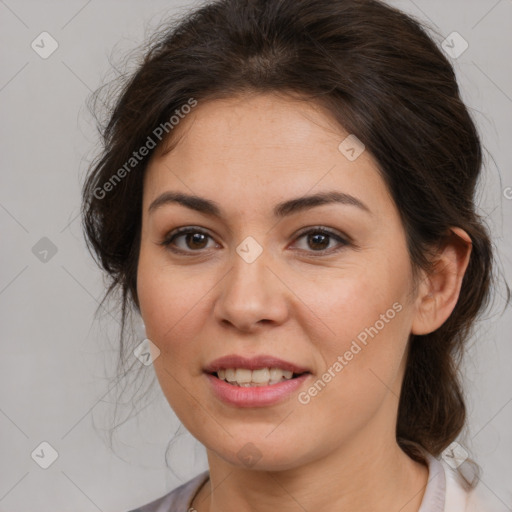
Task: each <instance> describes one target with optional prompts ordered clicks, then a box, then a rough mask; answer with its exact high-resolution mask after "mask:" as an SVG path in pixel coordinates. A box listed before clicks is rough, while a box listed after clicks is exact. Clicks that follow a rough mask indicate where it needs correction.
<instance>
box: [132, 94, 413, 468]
mask: <svg viewBox="0 0 512 512" xmlns="http://www.w3.org/2000/svg"><path fill="white" fill-rule="evenodd" d="M174 131H175V132H179V135H182V138H181V139H180V141H179V142H178V144H177V146H176V147H175V149H173V150H172V151H171V152H168V153H166V154H163V153H162V152H159V153H156V154H155V155H154V156H153V158H152V160H151V162H150V164H149V167H148V169H147V173H146V176H145V181H144V192H143V223H142V239H141V247H140V258H139V266H138V276H137V283H138V286H137V291H138V297H139V301H140V308H141V313H142V317H143V319H144V322H145V325H146V332H147V337H148V338H149V339H150V340H151V341H152V342H153V343H154V344H155V345H156V346H157V347H158V348H159V349H160V355H159V356H158V357H157V358H156V359H155V360H154V367H155V371H156V373H157V376H158V379H159V382H160V385H161V387H162V390H163V392H164V394H165V396H166V397H167V400H168V401H169V403H170V405H171V406H172V408H173V409H174V411H175V412H176V414H177V416H178V417H179V419H180V420H181V421H182V422H183V424H184V425H185V427H186V428H187V429H188V430H189V431H190V432H191V433H192V434H193V435H194V436H195V437H196V438H197V439H199V441H201V442H202V443H203V444H204V445H205V446H206V447H207V448H208V449H209V450H210V451H211V453H212V454H214V456H216V457H220V458H221V459H223V460H224V461H227V462H229V463H231V464H234V465H238V466H244V465H245V466H251V467H252V465H253V464H254V467H255V468H260V469H286V468H292V467H296V466H299V465H302V464H305V463H309V462H313V461H315V460H318V459H320V458H322V457H326V456H328V455H331V454H333V453H335V452H336V451H338V450H356V449H357V450H359V451H360V450H361V447H362V446H364V450H367V451H368V453H371V451H372V446H377V445H382V443H390V442H394V440H395V423H396V414H397V408H398V395H399V392H400V385H401V380H402V376H403V370H404V363H405V356H406V348H407V341H408V337H409V334H410V332H411V329H412V326H413V322H414V319H415V316H416V315H417V306H416V301H415V298H414V297H413V295H412V289H413V286H412V284H413V282H412V269H411V263H410V259H409V255H408V252H407V247H406V241H405V233H404V229H403V226H402V224H401V221H400V218H399V214H398V211H397V210H396V207H395V204H394V202H393V200H392V198H391V197H390V195H389V193H388V191H387V189H386V186H385V184H384V181H383V179H382V178H381V176H380V175H379V172H378V170H377V165H376V163H375V161H374V160H373V159H372V157H371V156H370V154H369V153H368V152H367V151H363V152H362V153H361V154H360V155H359V156H358V153H360V152H361V150H362V149H363V148H362V147H361V146H360V145H358V144H357V141H355V142H354V141H351V139H349V140H348V141H345V142H344V143H343V144H342V145H341V146H340V143H342V141H344V139H345V138H346V137H347V136H348V135H349V134H348V133H343V131H342V130H341V129H339V127H337V125H335V123H334V122H333V121H332V120H330V118H329V116H328V115H327V114H326V113H325V112H323V111H322V110H320V109H319V108H318V107H315V106H314V105H313V104H311V103H306V102H300V101H295V100H293V99H283V98H282V97H278V96H276V95H252V96H245V97H239V98H231V99H228V100H214V101H211V102H205V103H201V102H199V103H198V105H197V107H196V108H195V109H193V110H192V112H191V113H190V114H188V116H186V117H185V118H184V119H182V120H181V121H180V124H179V125H178V126H177V127H175V128H174ZM351 148H352V149H353V150H354V151H351ZM356 157H357V158H356ZM165 194H167V196H166V195H165ZM170 194H182V195H183V196H182V197H186V196H192V195H193V196H197V197H200V198H201V201H199V200H192V199H190V200H188V206H185V205H184V204H182V202H179V201H176V200H173V199H172V197H171V195H170ZM320 194H322V195H323V197H324V200H318V199H309V200H308V199H307V198H308V197H311V196H316V195H320ZM328 194H331V196H330V197H331V199H332V198H334V197H335V196H334V194H337V196H336V197H337V199H338V200H337V201H327V200H325V198H326V197H327V198H329V196H328ZM155 201H156V202H155ZM206 201H208V203H207V204H208V205H211V204H214V206H215V208H212V207H211V206H209V207H208V209H207V208H206V207H205V203H204V202H206ZM283 204H284V206H283ZM199 210H201V211H199ZM214 210H216V211H214ZM186 227H189V228H190V232H189V233H188V234H187V233H185V234H183V233H181V234H178V235H176V230H177V229H178V228H180V229H182V228H186ZM320 228H322V230H323V231H319V229H320ZM166 244H167V245H166ZM225 356H239V357H240V358H246V359H253V358H257V357H259V356H267V357H268V358H277V359H279V360H281V361H272V360H271V359H266V360H265V359H263V360H260V361H258V360H253V361H252V363H254V364H252V367H253V369H254V368H258V369H260V370H261V371H259V372H251V371H250V369H251V368H250V367H251V361H234V360H232V361H225V362H221V363H220V364H219V365H218V366H217V368H218V367H220V368H221V374H222V369H226V370H227V371H226V372H225V375H224V377H225V378H226V377H227V378H228V379H230V380H239V381H240V382H244V381H247V380H248V379H251V380H254V381H261V382H262V383H263V384H264V385H263V386H247V387H246V386H239V385H238V384H236V383H233V384H229V383H227V382H225V381H221V380H220V379H219V378H218V377H217V376H215V375H211V374H209V373H208V371H213V369H215V368H213V367H212V366H211V365H212V363H213V362H214V361H215V360H217V359H219V358H222V357H225ZM288 365H292V366H294V367H295V370H296V371H295V373H302V372H303V371H304V370H306V371H307V373H305V374H304V375H302V376H301V377H300V378H292V379H291V380H286V381H284V380H283V379H287V378H288V377H289V376H290V375H289V373H286V372H284V373H283V372H281V371H276V370H272V371H270V372H267V371H266V370H265V369H264V368H265V367H270V368H280V367H287V366H288ZM292 366H289V367H290V368H292ZM237 368H238V369H240V371H233V370H236V369H237ZM282 369H283V368H282ZM284 369H286V368H284ZM269 378H271V379H273V380H272V381H271V383H268V379H269ZM277 380H279V381H281V380H283V382H285V383H283V384H280V383H274V382H275V381H277ZM248 443H252V444H248Z"/></svg>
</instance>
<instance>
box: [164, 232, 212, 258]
mask: <svg viewBox="0 0 512 512" xmlns="http://www.w3.org/2000/svg"><path fill="white" fill-rule="evenodd" d="M208 239H211V240H213V238H212V237H211V236H210V235H209V234H208V233H206V232H204V231H202V230H200V229H198V228H194V227H187V228H181V229H178V230H175V231H173V232H171V233H169V235H168V236H167V237H166V238H165V240H163V241H162V242H161V245H163V246H165V247H168V248H169V249H170V250H172V251H174V252H181V253H186V252H199V251H200V250H202V249H207V248H208V247H207V244H208ZM177 241H178V242H177Z"/></svg>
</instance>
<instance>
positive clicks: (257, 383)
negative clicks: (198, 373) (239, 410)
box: [206, 367, 310, 388]
mask: <svg viewBox="0 0 512 512" xmlns="http://www.w3.org/2000/svg"><path fill="white" fill-rule="evenodd" d="M206 373H208V374H209V375H212V376H214V377H217V379H219V380H222V381H224V382H227V383H228V384H231V385H232V386H239V387H246V388H248V387H262V386H274V385H276V384H280V383H281V382H285V381H288V380H292V379H297V378H298V377H301V376H302V375H306V374H309V373H310V372H308V371H304V372H298V373H294V372H292V371H291V370H284V369H282V368H275V367H273V368H272V367H265V368H259V369H256V370H250V369H249V368H222V369H219V370H218V371H216V372H206Z"/></svg>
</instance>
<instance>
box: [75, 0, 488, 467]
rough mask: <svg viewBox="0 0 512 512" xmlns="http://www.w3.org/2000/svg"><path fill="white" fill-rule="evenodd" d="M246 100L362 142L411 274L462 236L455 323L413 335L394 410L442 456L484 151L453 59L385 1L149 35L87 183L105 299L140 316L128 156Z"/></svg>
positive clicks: (479, 298) (478, 262)
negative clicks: (325, 124)
mask: <svg viewBox="0 0 512 512" xmlns="http://www.w3.org/2000/svg"><path fill="white" fill-rule="evenodd" d="M244 93H280V94H284V95H286V94H290V95H296V96H297V95H298V96H300V97H301V98H303V99H304V100H305V101H312V102H316V103H317V104H318V105H321V106H323V107H325V108H326V109H327V110H328V112H330V114H331V115H332V116H333V118H334V119H335V120H336V121H337V122H338V123H339V126H340V128H342V129H344V130H345V131H347V132H348V133H350V134H354V135H356V136H357V138H358V139H360V140H361V141H362V142H363V143H364V144H365V146H366V149H367V151H369V153H370V154H371V155H372V156H373V158H374V159H375V161H376V162H377V165H378V167H379V171H380V172H381V174H382V177H383V179H384V180H385V183H386V185H387V187H388V188H389V191H390V193H391V195H392V197H393V199H394V201H395V203H396V205H397V208H398V211H399V212H400V215H401V220H402V222H403V225H404V228H405V232H406V238H407V245H408V250H409V253H410V258H411V262H412V265H413V268H414V269H415V272H416V273H417V271H418V270H419V269H424V270H430V269H431V268H430V266H429V265H430V263H429V262H430V258H429V255H430V254H431V250H432V248H435V247H436V246H437V245H438V244H439V243H440V242H442V240H443V239H444V237H445V236H446V235H447V233H448V232H449V229H450V227H460V228H462V229H463V230H464V231H466V232H467V233H468V235H469V236H470V238H471V242H472V252H471V257H470V261H469V266H468V268H467V271H466V273H465V276H464V279H463V281H462V288H461V291H460V296H459V300H458V302H457V304H456V306H455V309H454V310H453V312H452V314H451V316H450V317H449V318H448V320H447V321H446V322H445V323H444V324H443V325H442V326H441V327H440V328H438V329H437V330H436V331H435V332H432V333H430V334H427V335H421V336H419V335H411V336H410V340H409V353H408V360H407V367H406V371H405V376H404V380H403V385H402V390H401V396H400V403H399V409H398V418H397V428H396V434H397V439H398V441H399V443H400V444H401V446H402V448H403V449H404V450H405V451H406V452H407V453H409V455H410V456H412V457H413V458H417V457H416V454H415V452H414V450H413V449H412V448H411V446H412V445H411V444H410V443H411V442H412V443H417V444H419V445H421V446H422V447H423V448H424V449H426V450H428V451H429V452H430V453H432V454H434V455H436V456H437V455H439V454H440V453H441V452H442V451H443V449H445V448H446V447H447V446H448V445H449V444H450V443H451V442H452V441H453V440H454V439H455V438H456V437H457V435H458V434H459V432H460V431H461V429H462V427H463V426H464V423H465V416H466V411H465V404H464V398H463V393H462V389H461V385H460V383H459V380H458V366H459V363H460V356H461V354H462V349H463V346H464V344H465V343H466V341H467V340H468V338H469V336H470V334H471V328H472V326H473V324H474V320H475V319H476V317H477V314H478V313H479V312H481V310H482V309H483V308H484V306H485V305H486V304H487V301H488V297H489V291H490V285H491V281H492V260H493V255H492V245H491V242H490V239H489V236H488V232H487V229H486V228H485V226H484V224H483V222H482V219H481V218H479V216H478V214H477V213H476V210H475V204H474V198H475V187H476V185H477V180H478V177H479V174H480V169H481V164H482V149H481V144H480V140H479V136H478V133H477V130H476V128H475V125H474V123H473V121H472V119H471V116H470V114H469V113H468V109H467V108H466V106H465V105H464V103H463V102H462V100H461V97H460V94H459V88H458V85H457V82H456V78H455V74H454V70H453V68H452V65H451V64H450V62H449V61H448V59H447V58H446V57H445V56H444V54H443V53H442V51H441V50H440V49H439V48H438V47H437V45H436V43H435V42H434V41H433V40H432V39H431V38H430V37H429V36H428V35H427V33H426V31H425V29H424V28H423V27H422V26H421V25H420V24H419V23H418V22H417V21H415V20H414V19H412V18H411V17H409V16H407V15H405V14H404V13H402V12H400V11H398V10H396V9H394V8H391V7H389V6H387V5H386V4H384V3H383V2H380V1H376V0H217V1H214V2H210V3H208V4H205V5H204V6H202V7H201V8H199V9H197V10H195V11H192V12H191V13H189V15H188V16H186V17H185V18H184V19H182V20H181V21H180V22H179V23H176V24H173V25H171V26H166V27H165V30H161V31H159V32H158V33H157V34H156V36H155V37H154V38H153V39H152V41H150V43H149V47H148V49H147V51H146V53H145V55H144V58H143V60H142V62H140V64H139V67H138V69H137V70H136V72H135V73H133V74H132V75H131V76H130V77H129V79H128V80H126V82H125V83H124V85H123V88H122V90H121V92H120V94H119V95H118V96H117V97H116V103H115V106H114V108H113V109H112V112H111V114H110V117H109V120H108V122H107V123H106V125H105V127H104V128H103V131H102V136H103V144H104V147H103V151H102V154H101V155H100V156H99V157H98V159H97V160H96V161H95V162H94V164H93V165H92V166H91V169H90V171H89V174H88V176H87V180H86V183H85V185H84V188H83V222H84V228H85V233H86V236H87V241H88V245H89V247H90V249H91V250H92V252H93V253H94V254H95V255H96V257H97V261H98V263H99V264H100V265H101V266H102V268H103V269H104V270H105V271H106V272H107V274H108V275H109V276H110V278H111V281H110V287H109V289H108V291H107V295H108V294H109V293H110V292H111V291H113V290H114V289H118V290H120V291H121V292H122V293H121V297H122V299H121V301H122V315H123V325H124V321H125V316H126V313H127V310H128V308H129V307H130V306H135V309H137V308H138V299H137V282H136V274H137V263H138V253H139V246H140V230H141V216H142V209H141V205H142V183H143V176H144V172H145V169H146V166H147V162H148V160H149V158H150V156H151V154H152V153H153V151H154V148H153V149H151V150H149V152H148V154H147V155H146V156H145V157H144V158H141V159H140V162H138V163H137V165H136V166H133V168H130V169H129V171H127V170H126V162H128V161H129V160H130V158H132V154H133V152H134V151H136V150H137V149H138V148H140V147H142V146H144V145H145V144H147V140H148V136H150V135H151V134H153V133H154V130H155V128H156V127H159V126H166V127H168V125H169V119H170V118H171V117H172V116H173V115H176V114H175V113H176V111H181V110H180V109H181V108H182V106H183V105H186V104H190V100H191V98H192V99H193V100H194V101H197V103H198V104H199V105H200V104H201V102H202V101H206V100H211V99H216V98H228V97H232V96H235V95H240V94H244ZM165 123H167V125H166V124H165ZM167 132H168V134H167ZM165 135H166V137H165V138H162V142H159V144H163V143H165V144H167V143H171V144H172V141H173V132H172V130H171V129H166V134H165ZM123 166H124V168H125V172H124V173H121V174H122V179H120V180H118V182H115V183H113V182H112V177H113V176H114V175H116V173H117V176H118V177H119V176H120V174H119V170H120V169H122V168H123ZM108 182H110V184H111V186H110V187H106V186H105V185H106V184H107V183H108ZM121 344H122V339H121Z"/></svg>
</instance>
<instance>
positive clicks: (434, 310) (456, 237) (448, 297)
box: [411, 227, 472, 335]
mask: <svg viewBox="0 0 512 512" xmlns="http://www.w3.org/2000/svg"><path fill="white" fill-rule="evenodd" d="M471 249H472V243H471V238H470V237H469V235H468V234H467V233H466V232H465V231H464V230H463V229H461V228H457V227H453V228H451V229H450V232H449V233H448V234H447V236H446V237H445V238H444V240H443V241H442V242H441V243H440V245H439V248H438V251H437V254H436V255H435V257H434V264H433V268H432V271H431V272H429V273H428V274H425V276H424V279H423V281H422V283H421V285H420V286H419V291H418V295H417V301H416V313H415V316H414V319H413V323H412V328H411V333H412V334H416V335H423V334H429V333H431V332H434V331H435V330H436V329H438V328H439V327H441V325H443V323H444V322H445V321H446V320H447V319H448V317H449V316H450V315H451V313H452V311H453V309H454V308H455V305H456V304H457V300H458V298H459V294H460V289H461V286H462V279H463V277H464V274H465V272H466V269H467V267H468V264H469V259H470V255H471Z"/></svg>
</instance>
